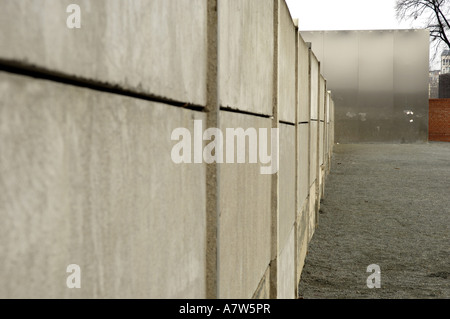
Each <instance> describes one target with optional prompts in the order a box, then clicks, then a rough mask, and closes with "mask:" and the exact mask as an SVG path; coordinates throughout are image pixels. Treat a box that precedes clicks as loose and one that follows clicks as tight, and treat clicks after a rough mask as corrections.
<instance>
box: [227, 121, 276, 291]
mask: <svg viewBox="0 0 450 319" xmlns="http://www.w3.org/2000/svg"><path fill="white" fill-rule="evenodd" d="M220 116H221V129H222V130H223V131H224V132H225V131H226V128H227V127H230V128H238V127H242V128H244V129H247V128H249V127H253V128H256V129H259V128H268V129H269V128H271V127H272V122H271V120H270V119H264V118H258V117H253V116H249V115H244V114H237V113H231V112H221V114H220ZM225 154H226V152H225ZM219 181H220V182H219V188H220V202H219V207H220V221H219V224H220V231H219V233H220V241H219V245H220V247H219V251H220V255H219V260H220V269H219V280H220V282H219V287H220V291H219V298H251V297H252V296H253V294H254V293H255V291H256V290H257V287H258V285H259V283H260V281H261V278H263V275H264V273H265V272H266V270H267V267H268V266H269V263H270V260H271V250H270V248H271V191H272V175H261V174H260V165H259V164H248V159H247V164H223V165H221V166H220V178H219ZM230 199H232V200H230Z"/></svg>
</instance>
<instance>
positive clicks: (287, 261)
mask: <svg viewBox="0 0 450 319" xmlns="http://www.w3.org/2000/svg"><path fill="white" fill-rule="evenodd" d="M277 261H278V268H277V269H278V277H277V279H278V296H277V297H278V299H294V298H295V290H296V289H295V288H296V287H295V286H296V283H295V271H296V269H295V229H294V227H292V228H291V231H290V233H289V235H288V241H287V242H286V244H285V246H284V247H282V249H281V251H280V255H279V257H278V259H277Z"/></svg>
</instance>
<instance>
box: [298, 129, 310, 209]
mask: <svg viewBox="0 0 450 319" xmlns="http://www.w3.org/2000/svg"><path fill="white" fill-rule="evenodd" d="M297 138H298V143H299V145H298V152H299V155H298V156H299V159H298V168H297V169H298V181H297V182H298V186H297V189H298V195H297V196H298V197H297V205H298V207H297V211H299V210H300V209H301V208H302V206H303V205H304V204H305V201H306V199H307V197H308V191H309V186H310V185H309V177H310V176H309V158H310V157H309V124H308V123H306V124H300V125H299V126H298V137H297Z"/></svg>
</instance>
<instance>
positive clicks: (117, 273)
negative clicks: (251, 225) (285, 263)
mask: <svg viewBox="0 0 450 319" xmlns="http://www.w3.org/2000/svg"><path fill="white" fill-rule="evenodd" d="M0 96H2V99H1V100H0V149H1V151H0V218H1V220H2V222H1V223H0V242H1V243H2V244H1V249H0V260H1V261H2V262H1V263H0V282H1V285H0V297H1V298H204V296H205V291H204V289H205V276H204V273H205V240H206V239H205V238H206V235H205V220H206V217H205V165H201V164H198V165H175V164H174V163H173V162H172V160H171V149H172V146H173V145H175V142H172V141H171V139H170V137H171V133H172V131H173V130H174V129H175V128H178V127H186V128H188V129H190V130H193V120H195V119H199V120H204V115H203V114H201V113H198V112H193V111H189V110H184V109H178V108H174V107H170V106H166V105H162V104H158V103H152V102H147V101H142V100H136V99H131V98H126V97H122V96H119V95H113V94H105V93H100V92H96V91H92V90H88V89H81V88H75V87H71V86H66V85H61V84H56V83H54V82H49V81H43V80H36V79H32V78H28V77H22V76H16V75H11V74H7V73H0ZM180 181H183V183H180ZM168 230H170V231H168ZM267 245H268V244H267ZM69 264H78V265H79V266H80V267H81V285H82V289H68V288H67V287H66V278H67V276H68V275H69V274H68V273H66V267H67V266H68V265H69Z"/></svg>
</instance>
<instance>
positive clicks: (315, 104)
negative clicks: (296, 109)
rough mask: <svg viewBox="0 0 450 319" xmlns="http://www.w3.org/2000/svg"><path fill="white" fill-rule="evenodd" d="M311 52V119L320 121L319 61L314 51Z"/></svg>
mask: <svg viewBox="0 0 450 319" xmlns="http://www.w3.org/2000/svg"><path fill="white" fill-rule="evenodd" d="M309 52H310V63H311V75H310V77H311V78H310V80H311V86H310V88H311V95H310V96H311V101H310V102H311V103H310V105H311V110H310V119H311V120H317V119H319V100H318V98H319V77H320V67H319V61H318V60H317V58H316V56H315V55H314V53H313V52H312V51H309Z"/></svg>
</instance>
